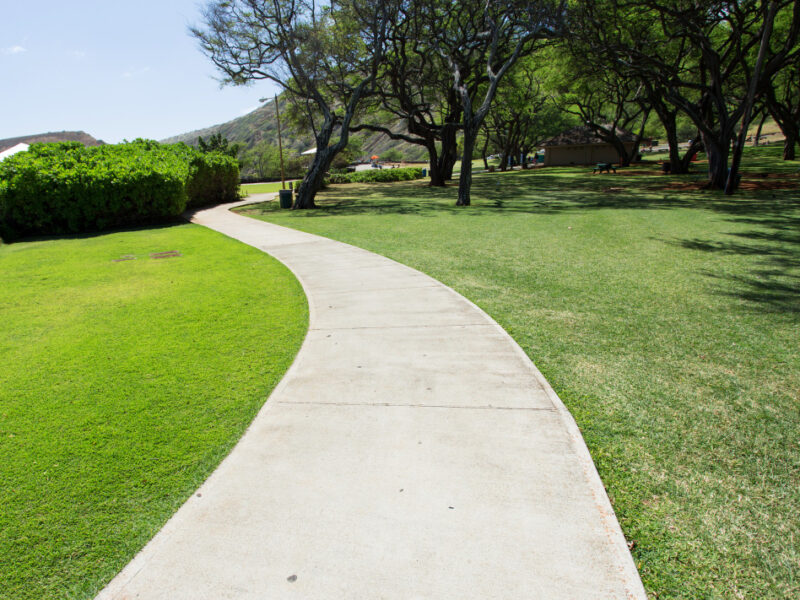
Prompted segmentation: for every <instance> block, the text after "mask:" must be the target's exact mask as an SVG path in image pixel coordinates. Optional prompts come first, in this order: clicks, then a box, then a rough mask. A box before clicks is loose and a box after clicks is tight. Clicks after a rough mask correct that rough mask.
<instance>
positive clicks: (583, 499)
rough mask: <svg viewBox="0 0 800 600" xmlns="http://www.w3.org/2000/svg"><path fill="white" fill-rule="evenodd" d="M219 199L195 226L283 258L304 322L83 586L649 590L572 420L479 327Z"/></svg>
mask: <svg viewBox="0 0 800 600" xmlns="http://www.w3.org/2000/svg"><path fill="white" fill-rule="evenodd" d="M245 203H246V202H245ZM237 204H244V203H237ZM232 206H234V205H225V206H220V207H216V208H212V209H209V210H204V211H200V212H198V213H196V214H195V215H193V218H192V221H193V222H195V223H199V224H201V225H205V226H206V227H210V228H212V229H215V230H217V231H220V232H222V233H224V234H225V235H228V236H230V237H233V238H235V239H238V240H241V241H243V242H245V243H247V244H250V245H252V246H255V247H256V248H260V249H261V250H264V251H265V252H268V253H269V254H271V255H273V256H275V257H276V258H277V259H278V260H280V261H281V262H283V263H285V264H286V265H287V266H288V267H289V268H290V269H291V270H292V271H293V272H294V273H295V275H296V276H297V278H298V279H299V280H300V282H301V283H302V285H303V287H304V289H305V292H306V295H307V297H308V302H309V306H310V323H309V332H308V335H307V337H306V339H305V342H304V343H303V346H302V348H301V350H300V352H299V354H298V356H297V358H296V360H295V362H294V364H293V365H292V367H291V368H290V369H289V371H288V372H287V374H286V376H285V377H284V379H283V380H282V381H281V383H280V384H279V385H278V387H277V388H276V389H275V390H274V392H273V393H272V395H271V396H270V398H269V401H268V402H267V403H266V404H265V405H264V407H263V408H262V409H261V411H260V412H259V414H258V416H257V417H256V419H255V420H254V421H253V423H252V425H251V426H250V428H249V429H248V431H247V433H246V434H245V435H244V437H243V438H242V439H241V441H240V442H239V444H238V445H237V446H236V447H235V448H234V450H233V451H232V452H231V454H230V455H229V456H228V457H227V458H226V459H225V460H224V461H223V462H222V464H221V465H220V466H219V468H218V469H217V470H216V471H215V472H214V473H213V474H212V475H211V477H210V478H209V479H208V480H207V481H206V482H205V483H204V484H203V486H202V487H201V488H200V489H199V490H198V491H197V493H196V494H195V495H193V496H192V497H191V498H190V499H189V500H188V501H187V502H186V503H185V504H184V505H183V506H182V507H181V509H180V510H179V511H178V512H177V513H176V514H175V515H174V516H173V517H172V519H170V521H169V522H168V523H167V525H166V526H165V527H164V528H163V529H162V530H161V531H160V532H159V533H158V534H157V535H156V536H155V537H154V538H153V540H152V541H151V542H150V543H149V544H148V545H147V546H146V547H145V548H144V549H143V550H142V552H140V553H139V554H138V555H137V556H136V558H135V559H134V560H133V561H132V562H131V563H130V564H129V565H128V566H127V567H126V568H125V569H124V570H123V571H122V572H121V573H120V574H119V575H118V576H117V577H116V578H115V579H114V580H113V581H112V582H111V583H110V584H109V586H108V587H107V588H106V589H105V590H103V592H101V593H100V595H99V596H98V598H99V599H102V600H110V599H116V600H123V599H124V600H130V599H133V598H144V599H165V600H166V599H169V600H180V599H186V600H190V599H191V600H200V599H206V598H207V599H215V600H216V599H222V598H235V599H251V598H252V599H259V600H262V599H269V600H274V599H280V598H294V599H304V600H305V599H312V598H313V599H321V600H328V599H331V600H337V599H345V598H348V599H350V598H364V599H377V598H386V599H398V600H400V599H403V600H405V599H421V598H428V599H432V600H434V599H435V600H443V599H458V600H466V599H472V598H474V599H480V600H486V599H490V598H497V599H546V600H554V599H561V598H563V599H568V598H569V599H581V600H588V599H592V598H598V599H599V598H604V599H605V598H637V599H638V598H642V599H643V598H646V595H645V592H644V590H643V588H642V584H641V582H640V580H639V576H638V573H637V572H636V568H635V566H634V564H633V561H632V559H631V556H630V554H629V552H628V549H627V547H626V544H625V540H624V538H623V536H622V533H621V531H620V529H619V525H618V523H617V520H616V517H615V516H614V513H613V511H612V509H611V506H610V503H609V501H608V498H607V496H606V494H605V491H604V489H603V486H602V483H601V482H600V479H599V477H598V475H597V472H596V470H595V468H594V465H593V463H592V461H591V458H590V457H589V453H588V451H587V450H586V446H585V444H584V442H583V439H582V438H581V435H580V432H579V431H578V429H577V427H576V426H575V423H574V421H573V420H572V417H571V416H570V415H569V413H568V412H567V411H566V409H565V408H564V406H563V404H562V403H561V401H560V400H559V398H558V397H557V396H556V394H555V393H554V392H553V390H552V389H551V388H550V386H549V385H548V384H547V382H546V381H545V380H544V378H543V377H542V376H541V374H540V373H539V372H538V370H537V369H536V368H535V367H534V365H533V364H532V363H531V361H530V360H529V359H528V358H527V356H526V355H525V354H524V353H523V352H522V350H521V349H520V348H519V346H518V345H517V344H516V343H515V342H514V341H513V340H512V339H511V338H510V337H509V336H508V335H507V334H506V333H505V332H504V331H503V330H502V329H501V328H500V327H499V326H498V325H497V324H496V323H495V322H494V321H492V320H491V319H490V318H489V317H488V316H487V315H486V314H485V313H483V312H482V311H481V310H480V309H478V308H477V307H476V306H475V305H473V304H472V303H470V302H469V301H467V300H465V299H464V298H463V297H461V296H459V295H458V294H456V293H455V292H454V291H452V290H451V289H450V288H448V287H446V286H444V285H442V284H441V283H439V282H437V281H435V280H434V279H431V278H430V277H428V276H426V275H424V274H422V273H420V272H418V271H415V270H413V269H410V268H408V267H405V266H403V265H400V264H398V263H396V262H394V261H392V260H389V259H387V258H384V257H381V256H378V255H376V254H372V253H370V252H367V251H365V250H361V249H358V248H355V247H353V246H349V245H347V244H342V243H340V242H335V241H332V240H328V239H325V238H321V237H318V236H314V235H310V234H306V233H302V232H298V231H294V230H290V229H286V228H284V227H279V226H276V225H271V224H268V223H264V222H261V221H256V220H253V219H249V218H247V217H241V216H239V215H236V214H234V213H232V212H230V211H229V210H228V209H229V208H231V207H232ZM232 308H234V307H232Z"/></svg>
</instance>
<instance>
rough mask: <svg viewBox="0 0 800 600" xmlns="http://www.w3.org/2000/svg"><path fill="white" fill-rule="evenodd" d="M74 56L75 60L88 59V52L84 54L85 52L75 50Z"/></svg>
mask: <svg viewBox="0 0 800 600" xmlns="http://www.w3.org/2000/svg"><path fill="white" fill-rule="evenodd" d="M72 56H74V57H75V58H86V52H84V51H83V50H73V51H72Z"/></svg>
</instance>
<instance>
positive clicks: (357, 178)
mask: <svg viewBox="0 0 800 600" xmlns="http://www.w3.org/2000/svg"><path fill="white" fill-rule="evenodd" d="M412 179H422V169H420V168H418V167H406V168H403V169H369V170H365V171H357V172H355V173H331V175H329V177H328V182H329V183H373V182H380V183H388V182H391V181H411V180H412Z"/></svg>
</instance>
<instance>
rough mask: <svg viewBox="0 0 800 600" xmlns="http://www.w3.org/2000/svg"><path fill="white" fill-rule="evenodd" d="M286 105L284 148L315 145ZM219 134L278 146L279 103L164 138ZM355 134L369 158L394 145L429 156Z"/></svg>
mask: <svg viewBox="0 0 800 600" xmlns="http://www.w3.org/2000/svg"><path fill="white" fill-rule="evenodd" d="M284 106H285V103H284V102H281V128H282V131H281V133H282V137H283V147H284V149H288V150H290V151H293V152H298V153H299V152H304V151H306V150H308V149H309V148H313V147H314V145H315V142H314V136H313V134H312V133H311V132H298V131H294V130H292V129H291V128H289V127H287V124H286V120H285V117H284V109H283V107H284ZM389 127H390V129H392V130H393V131H400V130H402V123H395V124H390V125H389ZM216 133H221V134H222V135H223V137H225V138H227V139H228V141H229V142H231V143H240V144H242V145H243V146H244V147H243V151H247V150H250V149H251V148H253V147H254V146H255V145H256V144H258V143H259V142H261V141H262V140H264V141H267V142H268V143H270V144H272V145H275V146H277V145H278V125H277V122H276V119H275V103H274V102H269V103H268V104H264V105H263V106H260V107H259V108H257V109H256V110H254V111H253V112H251V113H248V114H246V115H244V116H242V117H239V118H237V119H233V120H232V121H228V122H227V123H222V124H220V125H212V126H211V127H206V128H205V129H197V130H195V131H190V132H189V133H182V134H180V135H175V136H172V137H169V138H166V139H164V140H161V141H162V142H163V143H165V144H174V143H177V142H184V143H186V144H190V145H196V144H197V138H198V137H200V136H202V137H203V138H204V139H205V138H208V136H211V135H214V134H216ZM351 136H352V137H360V138H361V139H362V148H363V150H364V157H365V158H368V157H369V156H371V155H373V154H377V155H379V156H380V154H381V153H382V152H386V151H387V150H389V149H390V148H397V149H398V150H400V151H401V152H402V153H403V154H404V156H406V157H407V158H410V159H413V160H419V159H423V160H425V159H426V157H427V154H426V152H425V149H424V148H423V147H422V146H416V145H414V144H409V143H408V142H399V141H394V140H392V139H391V138H389V137H388V136H386V135H384V134H382V133H369V132H360V133H356V134H351Z"/></svg>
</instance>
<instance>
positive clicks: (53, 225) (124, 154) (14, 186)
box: [0, 140, 239, 241]
mask: <svg viewBox="0 0 800 600" xmlns="http://www.w3.org/2000/svg"><path fill="white" fill-rule="evenodd" d="M238 175H239V173H238V165H237V163H236V160H235V159H233V158H231V157H227V156H223V155H220V154H216V153H211V154H205V155H204V154H202V153H200V152H198V151H197V150H195V149H193V148H190V147H189V146H186V145H185V144H174V145H161V144H159V143H157V142H154V141H151V140H136V141H134V142H130V143H125V144H119V145H113V146H97V147H91V148H87V147H84V146H83V145H81V144H79V143H76V142H63V143H57V144H33V145H32V146H31V147H30V149H29V150H28V151H27V152H20V153H18V154H16V155H14V156H12V157H10V158H7V159H6V160H4V161H2V162H0V236H1V237H3V238H4V239H5V240H7V241H8V240H13V239H16V238H19V237H21V236H27V235H54V234H55V235H59V234H69V233H80V232H87V231H100V230H104V229H110V228H117V227H128V226H132V225H140V224H145V223H154V222H160V221H165V220H168V219H172V218H175V217H177V216H178V215H180V214H181V212H183V211H184V210H185V208H186V207H187V206H199V205H202V204H209V203H211V202H213V201H214V200H219V201H226V200H232V199H235V198H236V194H237V190H238Z"/></svg>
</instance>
